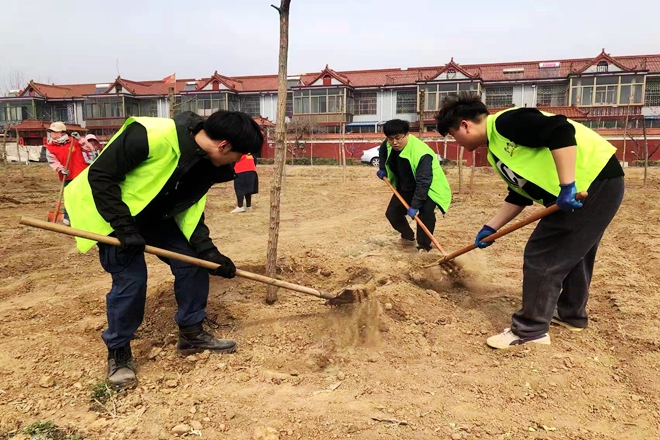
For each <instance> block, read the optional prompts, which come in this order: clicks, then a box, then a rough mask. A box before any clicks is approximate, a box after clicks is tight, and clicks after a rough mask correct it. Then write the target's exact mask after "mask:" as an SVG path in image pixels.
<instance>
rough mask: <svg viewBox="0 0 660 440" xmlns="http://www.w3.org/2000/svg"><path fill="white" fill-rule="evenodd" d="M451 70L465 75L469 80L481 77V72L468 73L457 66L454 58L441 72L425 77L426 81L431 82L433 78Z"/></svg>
mask: <svg viewBox="0 0 660 440" xmlns="http://www.w3.org/2000/svg"><path fill="white" fill-rule="evenodd" d="M449 69H454V70H455V71H457V72H461V73H462V74H463V75H465V76H467V77H468V78H475V77H477V76H478V75H479V70H477V71H476V72H468V71H467V70H466V69H464V68H463V67H461V66H460V65H458V64H456V62H455V61H454V57H452V58H451V60H450V61H449V62H448V63H447V64H445V65H444V66H443V67H441V68H440V69H439V70H437V71H435V72H433V73H431V74H430V75H425V76H424V79H425V80H431V79H433V78H437V77H438V76H439V75H440V74H441V73H444V72H446V71H447V70H449Z"/></svg>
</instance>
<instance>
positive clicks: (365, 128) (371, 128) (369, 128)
mask: <svg viewBox="0 0 660 440" xmlns="http://www.w3.org/2000/svg"><path fill="white" fill-rule="evenodd" d="M346 133H376V124H375V123H374V124H373V125H359V126H356V127H346Z"/></svg>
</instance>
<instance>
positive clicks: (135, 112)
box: [124, 98, 140, 118]
mask: <svg viewBox="0 0 660 440" xmlns="http://www.w3.org/2000/svg"><path fill="white" fill-rule="evenodd" d="M124 111H125V112H126V117H127V118H128V117H129V116H140V103H139V101H138V100H137V99H132V98H125V99H124Z"/></svg>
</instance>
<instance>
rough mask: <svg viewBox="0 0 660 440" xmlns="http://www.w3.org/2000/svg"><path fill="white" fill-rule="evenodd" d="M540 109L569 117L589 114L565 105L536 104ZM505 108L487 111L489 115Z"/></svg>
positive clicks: (583, 110) (586, 111) (578, 117)
mask: <svg viewBox="0 0 660 440" xmlns="http://www.w3.org/2000/svg"><path fill="white" fill-rule="evenodd" d="M535 108H538V109H539V110H541V111H544V112H548V113H553V114H555V115H564V116H566V117H567V118H571V119H581V118H586V117H587V116H588V115H589V110H586V109H581V108H578V107H572V106H565V107H550V106H537V107H535ZM502 110H506V108H489V109H488V111H489V112H490V114H491V115H493V114H495V113H497V112H500V111H502Z"/></svg>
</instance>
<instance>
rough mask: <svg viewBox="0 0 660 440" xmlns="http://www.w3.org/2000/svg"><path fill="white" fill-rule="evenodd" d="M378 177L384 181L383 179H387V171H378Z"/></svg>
mask: <svg viewBox="0 0 660 440" xmlns="http://www.w3.org/2000/svg"><path fill="white" fill-rule="evenodd" d="M376 175H377V176H378V178H379V179H380V180H383V177H387V171H385V170H378V171H376Z"/></svg>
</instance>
